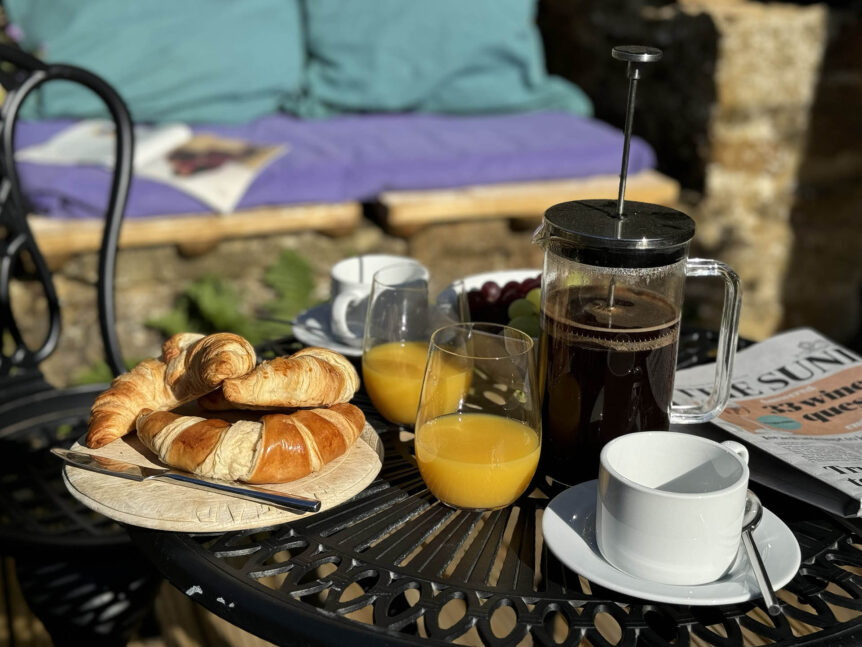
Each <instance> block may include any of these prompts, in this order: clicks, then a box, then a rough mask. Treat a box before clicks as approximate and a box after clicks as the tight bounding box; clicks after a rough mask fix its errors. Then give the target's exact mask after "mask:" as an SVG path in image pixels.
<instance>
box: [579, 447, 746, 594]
mask: <svg viewBox="0 0 862 647" xmlns="http://www.w3.org/2000/svg"><path fill="white" fill-rule="evenodd" d="M747 490H748V450H746V448H745V446H743V445H741V444H740V443H737V442H734V441H732V440H730V441H725V442H723V443H717V442H714V441H712V440H709V439H707V438H702V437H700V436H694V435H691V434H684V433H677V432H671V431H645V432H638V433H632V434H626V435H624V436H620V437H618V438H615V439H614V440H612V441H611V442H609V443H608V444H607V445H605V447H604V448H603V449H602V453H601V457H600V459H599V483H598V499H597V501H596V542H597V544H598V546H599V550H600V551H601V553H602V555H603V556H604V558H605V559H606V560H607V561H608V562H609V563H611V564H612V565H614V566H615V567H617V568H618V569H620V570H621V571H624V572H626V573H628V574H630V575H634V576H635V577H640V578H643V579H645V580H649V581H652V582H661V583H664V584H681V585H695V584H705V583H707V582H713V581H715V580H717V579H718V578H719V577H721V576H722V575H723V574H724V573H725V572H726V571H727V570H728V569H729V568H730V566H731V565H732V564H733V561H734V559H735V558H736V554H737V552H738V550H739V542H740V537H741V531H742V516H743V512H744V511H745V497H746V493H747Z"/></svg>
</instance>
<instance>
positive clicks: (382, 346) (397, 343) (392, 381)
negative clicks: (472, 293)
mask: <svg viewBox="0 0 862 647" xmlns="http://www.w3.org/2000/svg"><path fill="white" fill-rule="evenodd" d="M450 288H452V289H449V290H447V291H446V293H447V298H446V299H439V300H437V301H436V302H435V301H432V299H431V298H430V295H429V274H428V270H427V269H425V268H424V267H421V266H417V265H416V264H415V263H395V264H393V265H389V266H387V267H384V268H382V269H380V270H378V271H377V272H375V273H374V278H373V280H372V285H371V295H370V296H369V299H368V310H367V314H366V319H365V335H364V338H363V343H362V378H363V382H364V383H365V390H366V391H367V392H368V396H369V397H370V398H371V402H372V403H373V404H374V406H375V407H376V409H377V410H378V411H379V412H380V414H381V415H382V416H383V417H384V418H386V419H387V420H389V421H390V422H394V423H397V424H402V425H412V424H413V423H414V422H415V420H416V410H417V408H418V406H419V391H420V389H421V387H422V378H423V376H424V373H425V361H426V359H427V358H428V342H429V339H430V337H431V333H432V332H433V331H434V329H435V328H437V327H439V326H441V325H445V324H449V323H452V322H457V321H461V320H462V319H463V318H465V317H466V312H467V305H466V298H465V293H464V290H463V286H460V287H459V284H458V282H456V283H455V284H453V286H450ZM443 370H444V371H445V368H444V369H443ZM468 378H469V375H468V374H467V373H464V372H460V373H459V372H457V371H451V372H450V374H449V375H448V378H447V379H448V381H449V384H450V387H451V389H452V394H453V395H452V397H455V398H457V397H460V393H461V391H464V390H466V388H467V385H466V382H465V380H467V379H468Z"/></svg>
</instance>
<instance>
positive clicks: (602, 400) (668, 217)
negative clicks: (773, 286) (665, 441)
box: [534, 200, 740, 484]
mask: <svg viewBox="0 0 862 647" xmlns="http://www.w3.org/2000/svg"><path fill="white" fill-rule="evenodd" d="M618 207H619V203H618V202H617V201H613V200H579V201H573V202H564V203H562V204H558V205H555V206H553V207H551V208H550V209H548V210H547V211H546V212H545V217H544V221H543V223H542V226H541V227H540V228H539V229H538V230H537V231H536V234H535V237H534V241H535V242H537V243H539V244H541V245H542V246H543V247H544V249H545V260H544V272H543V274H542V306H541V328H542V336H541V340H540V344H539V352H540V358H539V361H540V370H541V371H542V374H543V377H544V401H543V419H542V423H543V438H544V440H543V444H544V446H543V448H542V456H543V464H544V471H545V473H546V474H547V475H549V476H551V477H552V478H554V479H555V480H558V481H560V482H562V483H565V484H573V483H577V482H581V481H585V480H589V479H592V478H595V477H596V475H597V473H598V461H599V453H600V452H601V449H602V447H603V446H604V445H605V443H607V442H608V441H610V440H611V439H613V438H615V437H617V436H620V435H622V434H626V433H630V432H634V431H645V430H666V429H668V428H669V425H670V423H685V422H704V421H706V420H709V419H710V418H712V417H714V416H716V415H717V414H718V413H720V412H721V410H722V409H723V407H724V405H725V404H726V402H727V398H728V395H729V391H730V371H731V368H732V362H733V357H734V351H735V348H736V341H737V324H738V319H739V305H740V290H739V279H738V277H737V275H736V273H735V272H734V271H733V270H732V269H731V268H730V267H728V266H727V265H725V264H723V263H720V262H718V261H713V260H705V259H689V258H688V249H689V242H690V241H691V239H692V237H693V235H694V221H693V220H692V219H691V218H689V217H688V216H687V215H686V214H684V213H682V212H681V211H677V210H675V209H671V208H669V207H663V206H659V205H655V204H647V203H642V202H625V207H624V211H623V214H622V215H620V214H619V209H618ZM711 275H715V276H719V277H721V278H722V279H723V280H724V287H725V291H724V311H723V315H722V321H721V328H720V331H719V341H718V356H717V358H716V371H715V384H714V387H713V389H712V394H711V395H710V397H709V398H707V399H706V401H705V402H703V403H702V404H701V405H685V406H676V405H673V404H672V403H671V399H672V396H673V381H674V371H675V367H676V359H677V345H678V341H679V329H680V313H681V310H682V300H683V284H684V282H685V278H686V276H711Z"/></svg>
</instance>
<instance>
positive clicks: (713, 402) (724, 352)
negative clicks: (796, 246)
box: [670, 258, 742, 424]
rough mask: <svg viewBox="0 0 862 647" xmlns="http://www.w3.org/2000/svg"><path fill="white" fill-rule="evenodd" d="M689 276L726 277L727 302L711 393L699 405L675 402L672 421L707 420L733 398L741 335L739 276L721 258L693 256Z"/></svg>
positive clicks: (685, 422)
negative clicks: (731, 389)
mask: <svg viewBox="0 0 862 647" xmlns="http://www.w3.org/2000/svg"><path fill="white" fill-rule="evenodd" d="M685 275H686V277H695V276H718V277H721V278H722V279H723V280H724V305H723V306H722V309H721V327H720V328H719V331H718V349H717V351H716V358H715V381H714V383H713V387H712V392H711V393H710V394H709V397H707V399H706V400H705V401H704V402H701V403H700V404H682V405H678V404H674V405H672V406H671V408H670V422H671V424H692V423H699V422H707V421H708V420H712V419H713V418H715V417H716V416H717V415H719V414H720V413H721V412H722V411H723V410H724V407H725V405H726V404H727V400H728V398H729V397H730V386H731V375H732V374H733V359H734V357H735V356H736V344H737V340H738V338H739V310H740V306H741V304H742V289H741V286H740V282H739V275H738V274H737V273H736V272H734V271H733V269H732V268H731V267H730V266H729V265H726V264H724V263H721V262H720V261H714V260H711V259H708V258H690V259H688V260H687V261H686V263H685Z"/></svg>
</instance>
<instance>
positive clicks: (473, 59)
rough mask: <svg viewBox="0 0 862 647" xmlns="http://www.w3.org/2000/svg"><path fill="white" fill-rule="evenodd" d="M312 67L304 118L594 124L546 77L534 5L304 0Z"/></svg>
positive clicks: (587, 108)
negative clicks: (548, 117)
mask: <svg viewBox="0 0 862 647" xmlns="http://www.w3.org/2000/svg"><path fill="white" fill-rule="evenodd" d="M304 7H305V11H306V20H307V32H306V39H307V46H308V52H309V62H308V70H307V79H306V84H307V85H306V89H305V93H304V94H303V95H302V96H293V97H290V98H289V99H288V100H287V101H286V102H285V104H284V107H285V109H286V110H288V111H289V112H293V113H295V114H298V115H300V116H304V117H312V116H328V115H331V114H337V113H340V112H356V111H372V112H379V111H399V112H400V111H423V112H440V113H453V114H476V113H488V112H512V111H524V110H538V109H556V110H567V111H570V112H574V113H577V114H582V115H583V114H590V113H591V110H592V107H591V104H590V101H589V99H588V98H587V97H586V96H585V95H584V93H583V92H582V91H581V90H580V89H579V88H577V87H576V86H574V85H572V84H571V83H568V82H567V81H564V80H563V79H560V78H553V77H549V76H548V74H547V73H546V70H545V61H544V56H543V51H542V42H541V37H540V35H539V32H538V29H537V27H536V25H535V9H536V7H535V0H371V1H360V0H306V1H305V4H304Z"/></svg>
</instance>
